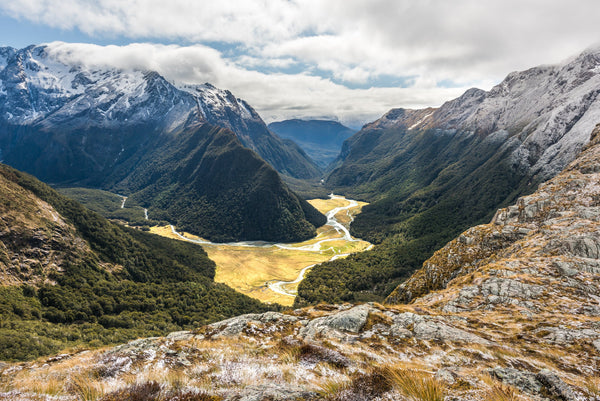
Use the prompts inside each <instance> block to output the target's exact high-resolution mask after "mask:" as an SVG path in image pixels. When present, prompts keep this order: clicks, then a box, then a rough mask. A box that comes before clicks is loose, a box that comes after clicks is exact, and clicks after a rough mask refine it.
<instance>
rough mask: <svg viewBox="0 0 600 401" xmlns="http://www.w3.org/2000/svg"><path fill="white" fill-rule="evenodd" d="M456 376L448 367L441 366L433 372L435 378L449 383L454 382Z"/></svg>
mask: <svg viewBox="0 0 600 401" xmlns="http://www.w3.org/2000/svg"><path fill="white" fill-rule="evenodd" d="M457 377H458V375H457V374H456V373H454V372H453V371H451V370H450V369H448V368H442V369H439V370H438V371H437V372H435V378H436V379H437V380H440V381H443V382H445V383H447V384H450V385H452V384H454V383H455V382H456V378H457Z"/></svg>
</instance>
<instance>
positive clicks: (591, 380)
mask: <svg viewBox="0 0 600 401" xmlns="http://www.w3.org/2000/svg"><path fill="white" fill-rule="evenodd" d="M585 388H586V389H587V391H588V392H589V393H590V395H593V396H595V397H596V398H600V378H597V377H588V378H587V379H586V381H585Z"/></svg>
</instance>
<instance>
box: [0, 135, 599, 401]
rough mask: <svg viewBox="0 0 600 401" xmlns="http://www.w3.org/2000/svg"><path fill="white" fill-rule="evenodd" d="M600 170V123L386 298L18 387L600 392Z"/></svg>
mask: <svg viewBox="0 0 600 401" xmlns="http://www.w3.org/2000/svg"><path fill="white" fill-rule="evenodd" d="M598 166H600V125H599V126H598V127H597V128H596V130H595V131H594V133H593V135H592V140H591V142H590V144H589V145H588V147H587V148H586V149H585V150H584V151H583V152H582V153H581V154H580V156H578V157H577V159H576V160H575V161H573V162H572V163H571V164H569V165H568V166H567V167H566V169H565V170H564V171H563V172H562V173H560V174H559V175H557V176H556V177H555V178H553V179H551V180H550V181H548V182H547V183H545V184H543V185H541V186H540V188H539V189H538V190H537V191H536V192H534V193H533V194H531V195H529V196H525V197H521V198H519V199H518V200H517V202H516V203H515V204H514V205H512V206H509V207H507V208H504V209H500V210H498V211H497V213H496V215H495V217H494V219H493V220H492V222H491V223H489V224H484V225H480V226H477V227H473V228H471V229H469V230H467V231H465V232H464V233H462V234H461V235H460V236H458V238H456V239H455V240H453V241H451V242H450V243H448V244H447V245H446V246H445V247H444V248H442V249H441V250H439V251H438V252H436V254H435V255H434V256H433V257H432V258H431V259H429V260H428V261H427V262H426V263H425V264H424V266H423V269H422V270H420V271H419V272H417V273H415V274H414V276H413V277H412V278H411V279H410V280H409V281H408V282H407V283H406V284H405V285H403V286H401V287H400V288H399V289H398V290H397V291H396V292H395V293H394V294H393V295H392V296H391V297H390V298H388V304H387V305H381V304H377V303H366V304H362V305H352V304H343V305H328V304H321V305H318V306H314V307H309V308H304V309H297V310H293V311H287V312H284V313H278V312H267V313H263V314H249V315H243V316H238V317H234V318H231V319H228V320H225V321H221V322H217V323H213V324H211V325H208V326H202V327H199V328H197V329H196V330H194V331H183V332H177V333H172V334H170V335H169V336H167V337H165V338H154V339H140V340H136V341H132V342H129V343H127V344H123V345H121V346H118V347H114V348H109V349H102V350H96V351H92V352H86V353H67V354H63V355H61V356H60V357H58V358H50V359H47V360H44V361H41V362H38V363H30V364H25V365H19V366H18V367H15V366H13V365H9V366H8V367H7V368H6V369H5V371H4V374H3V383H4V385H5V386H6V388H7V389H9V391H10V393H7V396H10V397H13V398H12V399H16V400H30V399H36V398H35V397H38V395H39V394H50V393H52V394H58V396H57V398H58V399H67V397H69V396H71V395H78V394H94V396H95V397H96V398H97V399H101V400H105V401H108V400H116V399H126V398H129V397H131V398H133V397H141V396H145V397H147V398H145V399H151V398H150V397H158V396H159V394H160V396H161V397H163V399H169V400H176V399H201V400H228V401H229V400H231V401H233V400H240V399H245V400H269V399H271V400H272V399H277V400H290V401H291V400H329V401H348V400H402V401H404V400H407V401H408V400H412V401H424V400H434V401H442V400H473V401H475V400H485V401H499V400H522V401H542V400H563V401H564V400H566V401H580V400H581V401H584V400H590V401H594V400H597V399H599V398H600V379H599V377H600V365H599V359H598V353H599V352H600V230H599V228H600V185H598V183H599V182H600V169H599V167H598ZM405 300H410V301H411V303H410V304H408V305H394V304H395V303H396V302H398V301H405ZM49 378H52V380H53V381H52V382H51V383H50V382H49V381H48V379H49ZM186 397H187V398H186ZM194 397H195V398H194Z"/></svg>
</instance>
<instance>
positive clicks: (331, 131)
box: [268, 119, 356, 168]
mask: <svg viewBox="0 0 600 401" xmlns="http://www.w3.org/2000/svg"><path fill="white" fill-rule="evenodd" d="M268 127H269V129H270V130H271V131H273V132H275V133H276V134H277V135H279V136H280V137H282V138H285V139H291V140H292V141H294V142H296V143H297V144H298V145H300V147H301V148H302V149H303V150H304V151H305V152H306V153H307V154H308V155H309V156H310V157H311V158H312V159H313V160H314V161H316V162H317V163H318V164H319V165H320V166H321V167H323V168H326V167H327V166H329V165H330V164H331V162H333V161H334V160H335V159H336V157H337V156H338V155H339V153H340V150H341V149H342V144H343V143H344V141H345V140H346V139H348V138H350V137H351V136H352V135H353V134H354V133H355V132H356V131H354V130H352V129H350V128H348V127H346V126H344V125H342V124H340V123H339V122H337V121H329V120H298V119H293V120H285V121H277V122H273V123H270V124H269V125H268Z"/></svg>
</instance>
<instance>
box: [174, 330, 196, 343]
mask: <svg viewBox="0 0 600 401" xmlns="http://www.w3.org/2000/svg"><path fill="white" fill-rule="evenodd" d="M167 338H168V339H170V340H174V341H183V340H191V339H192V338H194V335H193V334H192V332H191V331H174V332H172V333H169V334H168V335H167Z"/></svg>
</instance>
